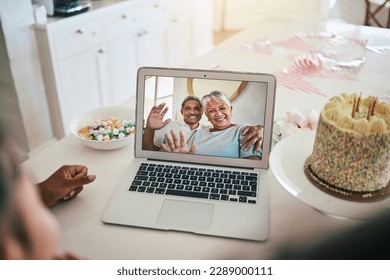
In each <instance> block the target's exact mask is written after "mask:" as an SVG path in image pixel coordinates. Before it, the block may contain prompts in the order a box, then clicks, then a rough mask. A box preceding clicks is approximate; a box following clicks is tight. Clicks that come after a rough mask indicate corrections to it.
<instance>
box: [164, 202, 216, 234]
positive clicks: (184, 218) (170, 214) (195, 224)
mask: <svg viewBox="0 0 390 280" xmlns="http://www.w3.org/2000/svg"><path fill="white" fill-rule="evenodd" d="M213 211H214V205H213V204H208V203H196V202H187V201H177V200H169V199H166V200H165V201H164V204H163V206H162V208H161V211H160V215H159V217H158V219H157V224H159V225H163V226H168V227H169V228H171V227H172V229H188V230H193V229H198V230H200V229H202V230H204V229H209V228H210V225H211V219H212V217H213Z"/></svg>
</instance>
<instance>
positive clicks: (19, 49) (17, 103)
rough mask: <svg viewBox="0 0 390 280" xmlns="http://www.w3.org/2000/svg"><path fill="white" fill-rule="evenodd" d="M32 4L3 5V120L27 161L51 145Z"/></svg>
mask: <svg viewBox="0 0 390 280" xmlns="http://www.w3.org/2000/svg"><path fill="white" fill-rule="evenodd" d="M33 23H34V18H33V13H32V4H31V0H1V1H0V118H1V120H2V122H4V123H6V125H7V126H8V127H10V128H11V130H10V131H11V133H12V135H11V136H12V137H13V138H14V139H15V141H16V143H17V145H18V146H19V148H20V149H21V150H22V152H23V153H24V156H25V157H28V156H29V155H30V154H31V153H34V152H35V151H38V150H40V149H42V148H43V147H45V146H46V145H48V144H49V143H51V142H52V141H53V140H54V139H53V134H52V130H51V124H50V118H49V112H48V106H47V102H46V95H45V88H44V85H43V80H42V74H41V68H40V63H39V58H38V53H37V47H36V41H35V34H34V30H33V29H32V24H33Z"/></svg>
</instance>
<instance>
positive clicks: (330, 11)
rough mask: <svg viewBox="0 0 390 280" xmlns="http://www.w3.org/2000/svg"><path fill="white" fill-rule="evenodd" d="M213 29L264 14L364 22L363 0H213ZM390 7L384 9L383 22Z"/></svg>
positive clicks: (238, 24) (246, 22)
mask: <svg viewBox="0 0 390 280" xmlns="http://www.w3.org/2000/svg"><path fill="white" fill-rule="evenodd" d="M214 7H215V10H214V11H215V15H214V17H215V22H214V30H215V31H220V30H223V29H225V30H237V29H242V28H244V27H246V26H248V25H251V24H253V23H255V22H256V21H259V20H261V19H263V18H265V17H317V18H322V19H325V18H334V19H338V20H342V21H344V22H346V23H351V24H358V25H363V24H364V17H365V2H364V0H240V1H237V0H214ZM387 15H388V11H387V10H384V11H381V13H380V15H379V18H380V21H381V22H383V23H384V22H385V20H386V19H387Z"/></svg>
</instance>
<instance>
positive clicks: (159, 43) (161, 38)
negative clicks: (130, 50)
mask: <svg viewBox="0 0 390 280" xmlns="http://www.w3.org/2000/svg"><path fill="white" fill-rule="evenodd" d="M166 26H167V25H166V23H165V22H161V23H156V24H155V25H152V26H149V27H147V28H145V29H142V30H141V31H139V32H138V33H137V35H136V36H137V54H138V59H139V60H138V66H139V67H140V66H167V53H166V52H167V42H166V41H167V40H166V39H167V35H166V32H167V28H166Z"/></svg>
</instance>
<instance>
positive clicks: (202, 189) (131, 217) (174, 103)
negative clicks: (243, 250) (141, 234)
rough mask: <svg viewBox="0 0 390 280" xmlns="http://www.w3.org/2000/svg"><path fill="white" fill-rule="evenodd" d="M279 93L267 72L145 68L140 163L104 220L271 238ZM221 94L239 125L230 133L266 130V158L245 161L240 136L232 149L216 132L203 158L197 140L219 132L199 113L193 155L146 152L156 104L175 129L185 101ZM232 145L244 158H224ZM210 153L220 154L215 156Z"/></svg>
mask: <svg viewBox="0 0 390 280" xmlns="http://www.w3.org/2000/svg"><path fill="white" fill-rule="evenodd" d="M275 89H276V79H275V78H274V76H272V75H269V74H259V73H244V72H230V71H219V70H218V71H217V70H199V69H178V68H176V69H174V68H156V67H142V68H140V69H139V70H138V76H137V93H136V120H135V121H136V134H135V151H134V156H135V157H134V159H132V160H131V161H129V167H128V169H127V171H126V172H125V174H124V176H123V178H122V181H121V183H120V185H119V186H118V187H117V190H116V191H115V193H114V195H113V197H112V198H111V200H110V202H109V204H108V206H107V208H106V210H105V212H104V215H103V218H102V220H103V222H104V223H108V224H116V225H125V226H133V227H142V228H151V229H159V230H168V231H182V232H187V233H195V234H202V235H210V236H219V237H228V238H238V239H246V240H256V241H264V240H266V239H267V238H268V219H269V188H270V180H271V179H270V174H269V172H268V161H269V154H270V148H271V141H272V139H271V136H272V124H273V112H274V103H275ZM215 90H217V91H220V92H223V93H224V94H225V95H226V98H227V99H228V100H229V102H230V103H231V106H232V110H231V115H232V116H231V123H233V124H235V125H234V126H232V130H234V129H236V128H237V127H241V128H242V127H245V126H246V125H251V126H261V127H262V128H263V137H262V139H263V140H262V146H261V152H260V153H257V154H256V155H257V156H254V157H253V156H252V157H247V156H244V155H243V153H241V152H240V149H241V147H240V146H239V144H238V145H236V142H235V141H238V138H239V137H237V135H235V136H234V137H233V138H232V139H233V140H232V142H233V146H232V147H233V148H231V146H230V145H229V146H227V145H225V143H224V142H225V141H230V140H226V139H227V138H228V137H223V138H221V139H217V138H215V137H216V136H215V135H214V134H213V133H211V136H208V137H211V138H210V139H211V140H210V141H214V144H215V142H216V143H217V144H218V145H217V146H215V145H214V146H211V145H208V144H207V141H209V140H205V141H206V149H203V151H206V152H201V153H200V152H198V150H202V149H198V147H201V145H202V144H204V143H203V142H202V143H200V142H199V143H198V142H196V141H198V140H199V139H203V136H202V135H207V134H208V133H210V132H211V131H213V127H214V126H213V124H212V123H211V121H209V118H208V117H207V116H206V114H204V113H201V120H200V122H199V126H198V129H197V130H194V131H192V130H191V133H192V135H191V136H194V135H195V136H196V137H198V138H199V139H198V140H196V139H195V140H194V142H193V145H196V147H197V148H196V149H195V150H194V151H191V152H188V150H187V151H185V152H183V151H182V152H171V151H165V150H164V149H163V148H162V147H161V146H160V147H159V146H156V149H151V148H147V149H146V148H145V149H143V145H142V143H143V141H145V140H146V139H143V137H144V132H145V126H146V124H147V118H148V115H149V113H150V112H151V110H152V108H153V106H157V105H159V104H162V103H164V104H165V107H167V108H168V110H167V111H166V113H165V115H164V116H163V120H164V121H165V120H167V119H171V122H170V124H174V123H178V124H179V127H183V126H185V122H183V115H182V112H183V111H182V108H181V106H182V102H183V100H184V99H185V98H186V97H187V96H196V97H199V98H200V99H201V98H202V97H203V96H204V95H206V94H209V93H210V92H212V91H215ZM180 125H181V126H180ZM229 129H230V128H229ZM223 132H225V131H223ZM217 134H218V133H217ZM196 137H195V138H196ZM155 138H156V136H154V138H153V139H152V141H155V140H156V139H155ZM178 138H179V136H178ZM171 139H172V138H171ZM215 139H217V140H215ZM229 139H230V138H229ZM148 140H149V141H150V138H149V139H148ZM165 141H166V139H165ZM199 141H200V140H199ZM171 142H173V141H171ZM177 142H179V143H180V141H177ZM176 144H177V143H176ZM167 147H169V143H168V144H167V145H166V147H165V148H167ZM212 147H214V148H212ZM226 147H229V149H233V150H238V151H239V152H238V156H237V155H230V154H229V155H225V154H224V153H223V152H224V148H226ZM252 148H253V147H251V149H252ZM212 149H217V150H218V149H222V150H218V151H217V152H216V153H214V151H213V150H212Z"/></svg>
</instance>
